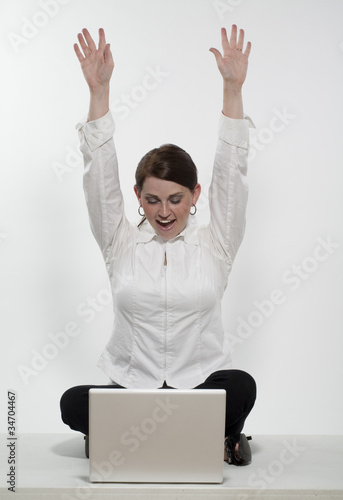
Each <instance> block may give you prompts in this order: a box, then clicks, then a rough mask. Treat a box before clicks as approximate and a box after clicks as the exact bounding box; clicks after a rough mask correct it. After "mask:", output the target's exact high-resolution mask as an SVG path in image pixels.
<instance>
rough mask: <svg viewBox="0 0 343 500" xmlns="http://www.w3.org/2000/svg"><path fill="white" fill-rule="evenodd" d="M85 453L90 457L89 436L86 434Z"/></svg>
mask: <svg viewBox="0 0 343 500" xmlns="http://www.w3.org/2000/svg"><path fill="white" fill-rule="evenodd" d="M85 454H86V457H87V458H89V436H85Z"/></svg>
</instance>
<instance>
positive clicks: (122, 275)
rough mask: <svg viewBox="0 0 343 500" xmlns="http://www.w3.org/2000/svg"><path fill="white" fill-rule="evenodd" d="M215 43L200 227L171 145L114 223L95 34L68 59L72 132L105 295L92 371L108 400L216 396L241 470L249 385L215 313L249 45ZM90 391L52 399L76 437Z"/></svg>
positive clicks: (243, 122) (236, 188)
mask: <svg viewBox="0 0 343 500" xmlns="http://www.w3.org/2000/svg"><path fill="white" fill-rule="evenodd" d="M221 35H222V46H223V55H222V54H221V53H220V52H219V51H218V50H217V49H214V48H212V49H210V50H211V51H212V52H213V54H214V56H215V58H216V62H217V65H218V68H219V71H220V73H221V75H222V77H223V92H224V96H223V110H222V113H221V116H220V126H219V139H218V146H217V151H216V155H215V160H214V168H213V178H212V183H211V187H210V192H209V200H210V201H209V204H210V222H209V224H208V225H206V226H197V225H196V223H195V221H194V218H193V217H192V216H193V215H194V214H195V212H196V203H197V201H198V199H199V196H200V191H201V188H200V185H199V184H198V179H197V169H196V167H195V165H194V163H193V161H192V159H191V157H190V156H189V155H188V154H187V153H186V152H185V151H184V150H182V149H181V148H179V147H177V146H175V145H171V144H167V145H164V146H161V147H160V148H156V149H154V150H152V151H150V152H149V153H147V154H146V155H145V156H144V157H143V158H142V160H141V161H140V162H139V165H138V168H137V171H136V184H135V186H134V191H135V193H136V196H137V199H138V202H139V209H138V211H139V213H140V215H141V216H142V217H143V219H142V221H141V223H140V224H139V225H138V226H135V225H133V224H131V223H130V222H129V221H128V220H127V219H126V217H125V213H124V204H123V197H122V193H121V190H120V183H119V176H118V169H117V158H116V152H115V147H114V142H113V137H112V136H113V132H114V125H113V120H112V116H111V113H110V111H109V90H110V78H111V75H112V71H113V68H114V63H113V58H112V54H111V50H110V45H109V44H107V43H106V40H105V33H104V31H103V29H100V30H99V44H98V47H96V45H95V43H94V41H93V39H92V37H91V36H90V34H89V32H88V31H87V30H86V29H84V30H83V31H82V34H81V33H80V34H79V35H78V40H79V45H80V46H79V45H77V44H75V45H74V49H75V52H76V55H77V57H78V59H79V61H80V63H81V68H82V71H83V74H84V77H85V79H86V82H87V84H88V86H89V90H90V107H89V115H88V121H87V123H84V124H81V125H80V126H79V135H80V140H81V151H82V153H83V156H84V162H85V172H84V190H85V194H86V201H87V207H88V211H89V217H90V223H91V228H92V231H93V234H94V236H95V238H96V240H97V242H98V244H99V246H100V249H101V251H102V254H103V257H104V260H105V264H106V268H107V271H108V274H109V278H110V283H111V287H112V294H113V307H114V326H113V332H112V336H111V338H110V340H109V342H108V344H107V346H106V348H105V349H104V351H103V353H102V355H101V357H100V361H99V366H100V367H101V368H102V370H103V371H104V372H105V374H106V375H107V376H108V377H109V378H110V387H113V388H114V389H119V388H136V387H137V388H159V387H164V388H169V387H170V388H195V389H196V388H198V389H203V388H204V389H205V388H211V389H225V390H226V393H227V405H226V406H227V407H226V429H225V432H226V434H225V436H226V438H225V443H224V449H225V458H226V460H227V461H228V462H229V463H233V464H235V465H246V464H248V463H250V461H251V451H250V447H249V443H248V441H247V438H246V436H245V435H244V434H242V429H243V425H244V422H245V419H246V417H247V416H248V414H249V412H250V411H251V409H252V407H253V405H254V402H255V397H256V385H255V382H254V380H253V378H252V377H251V376H250V375H249V374H247V373H246V372H243V371H241V370H234V369H232V368H231V359H230V354H229V345H228V339H227V338H226V336H225V333H224V329H223V325H222V321H221V309H220V307H221V305H220V303H221V299H222V296H223V293H224V290H225V288H226V284H227V279H228V276H229V273H230V271H231V267H232V263H233V261H234V258H235V255H236V253H237V250H238V248H239V246H240V243H241V241H242V238H243V234H244V227H245V208H246V202H247V194H248V191H247V183H246V165H247V155H248V143H249V137H248V132H249V131H248V128H249V121H248V119H247V118H245V117H244V115H243V103H242V85H243V83H244V81H245V78H246V73H247V68H248V57H249V53H250V49H251V44H250V42H248V43H247V44H246V48H245V50H244V47H243V44H244V31H243V30H240V31H239V33H237V27H236V26H235V25H233V26H232V30H231V36H230V40H228V37H227V33H226V30H225V29H224V28H223V29H222V31H221ZM90 387H91V386H78V387H73V388H71V389H69V390H68V391H67V392H65V393H64V395H63V396H62V399H61V411H62V419H63V421H64V422H65V423H66V424H68V425H69V426H70V427H71V428H72V429H74V430H78V431H81V432H83V433H84V434H85V435H86V436H87V435H88V391H89V389H90ZM92 387H94V386H92ZM98 387H99V386H98ZM100 387H107V388H108V387H109V386H108V385H106V386H100Z"/></svg>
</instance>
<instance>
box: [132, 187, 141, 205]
mask: <svg viewBox="0 0 343 500" xmlns="http://www.w3.org/2000/svg"><path fill="white" fill-rule="evenodd" d="M133 190H134V192H135V195H136V196H137V199H138V202H139V204H140V205H141V204H142V203H141V194H140V192H139V191H138V189H137V186H133Z"/></svg>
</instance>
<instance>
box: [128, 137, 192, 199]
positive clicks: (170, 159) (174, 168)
mask: <svg viewBox="0 0 343 500" xmlns="http://www.w3.org/2000/svg"><path fill="white" fill-rule="evenodd" d="M147 177H157V178H158V179H162V180H165V181H172V182H176V184H180V185H181V186H185V187H187V188H188V189H189V190H190V191H193V189H194V188H195V186H196V184H197V182H198V172H197V168H196V166H195V164H194V162H193V160H192V158H191V157H190V156H189V154H188V153H186V151H184V150H183V149H182V148H180V147H179V146H175V145H174V144H163V145H162V146H160V147H159V148H155V149H152V150H151V151H149V152H148V153H147V154H146V155H144V156H143V158H142V159H141V161H140V162H139V163H138V166H137V170H136V188H137V190H138V191H139V192H141V191H142V189H143V183H144V181H145V179H146V178H147Z"/></svg>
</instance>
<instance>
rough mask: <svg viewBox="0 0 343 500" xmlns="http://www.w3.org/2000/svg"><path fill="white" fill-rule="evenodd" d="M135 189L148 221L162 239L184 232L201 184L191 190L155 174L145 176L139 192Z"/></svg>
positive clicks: (169, 238) (168, 238)
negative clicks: (159, 177)
mask: <svg viewBox="0 0 343 500" xmlns="http://www.w3.org/2000/svg"><path fill="white" fill-rule="evenodd" d="M134 189H135V193H136V196H137V198H138V201H139V203H140V205H142V207H143V210H144V213H145V216H146V218H147V220H148V221H149V223H150V224H151V226H152V227H153V228H154V230H155V232H156V233H157V234H158V235H159V236H160V237H161V238H163V239H164V240H171V239H172V238H175V236H177V235H178V234H180V233H181V231H183V229H184V228H185V227H186V224H187V220H188V217H189V212H190V209H191V207H192V205H195V204H196V202H197V201H198V198H199V196H200V191H201V188H200V184H197V185H196V186H195V188H194V190H193V191H190V190H189V189H188V188H187V187H185V186H181V185H180V184H176V182H172V181H165V180H162V179H158V178H157V177H147V178H146V179H145V181H144V183H143V189H142V191H141V192H140V193H139V192H138V190H137V188H136V187H135V188H134Z"/></svg>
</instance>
